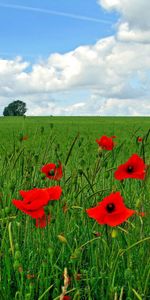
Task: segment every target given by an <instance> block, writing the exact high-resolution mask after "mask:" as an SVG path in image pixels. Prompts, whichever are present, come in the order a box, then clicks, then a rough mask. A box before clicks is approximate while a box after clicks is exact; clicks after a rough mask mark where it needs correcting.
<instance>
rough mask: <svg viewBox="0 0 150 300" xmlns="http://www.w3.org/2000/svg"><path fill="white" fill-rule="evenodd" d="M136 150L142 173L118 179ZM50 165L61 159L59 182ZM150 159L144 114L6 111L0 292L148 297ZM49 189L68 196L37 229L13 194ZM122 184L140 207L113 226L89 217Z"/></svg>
mask: <svg viewBox="0 0 150 300" xmlns="http://www.w3.org/2000/svg"><path fill="white" fill-rule="evenodd" d="M103 135H106V136H109V137H111V136H116V138H115V139H114V143H115V146H114V148H113V149H112V151H107V150H102V149H100V147H99V146H98V144H97V143H96V139H99V138H100V137H101V136H103ZM139 137H141V141H138V138H139ZM134 153H136V154H138V155H139V156H140V157H141V158H142V159H143V161H144V162H145V164H146V165H147V168H146V176H145V178H144V180H138V179H133V178H127V179H125V180H116V179H115V177H114V172H115V170H116V169H117V167H118V166H119V165H120V164H123V163H125V162H126V161H127V160H128V159H129V158H130V157H131V156H132V154H134ZM51 162H53V163H55V164H58V162H61V164H62V168H63V176H62V178H61V179H60V180H58V181H57V180H51V179H49V178H47V177H45V176H44V174H43V173H42V172H41V168H42V166H43V165H45V164H47V163H51ZM149 165H150V118H148V117H52V116H50V117H1V118H0V205H1V212H0V221H1V222H0V223H1V229H0V238H1V250H0V256H1V277H0V284H1V287H0V290H1V296H0V299H2V300H3V299H4V300H5V299H6V300H7V299H8V300H13V299H15V300H34V299H35V300H42V299H43V300H48V299H49V300H50V299H52V300H57V299H58V300H59V299H60V300H62V299H64V300H65V299H66V300H67V299H68V300H69V299H71V300H134V299H135V300H136V299H139V300H148V299H150V284H149V282H150V214H149V213H150V171H149ZM52 186H59V187H61V189H62V194H61V196H60V199H59V200H57V201H50V202H49V204H48V205H47V206H45V208H44V210H45V213H46V215H47V216H49V219H48V218H47V226H45V227H44V228H40V227H36V226H35V219H34V218H32V217H31V216H30V215H28V214H26V213H24V212H23V211H21V210H19V209H17V208H16V207H15V205H13V203H12V200H13V199H21V196H20V194H19V191H20V190H23V191H28V190H31V189H34V188H39V189H44V188H48V187H52ZM118 191H119V192H120V193H121V195H122V197H123V199H124V202H125V205H126V206H127V207H128V208H130V209H132V210H135V211H136V212H135V213H134V214H133V215H132V216H131V217H130V218H128V219H127V220H126V221H125V222H122V223H121V224H120V225H118V226H114V227H112V226H109V225H106V224H104V225H100V224H98V222H96V221H95V220H94V219H93V218H90V217H89V216H88V214H87V212H86V209H89V208H92V207H95V206H96V205H98V203H99V202H100V201H102V199H103V198H105V197H107V196H108V195H110V194H111V193H115V192H118ZM63 287H64V289H63ZM64 290H65V292H64V294H63V291H64Z"/></svg>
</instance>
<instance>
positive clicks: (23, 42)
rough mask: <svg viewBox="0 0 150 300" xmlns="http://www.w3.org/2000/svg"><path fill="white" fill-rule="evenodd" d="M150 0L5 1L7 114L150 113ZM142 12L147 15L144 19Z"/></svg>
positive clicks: (1, 73) (1, 95)
mask: <svg viewBox="0 0 150 300" xmlns="http://www.w3.org/2000/svg"><path fill="white" fill-rule="evenodd" d="M149 11H150V1H148V0H142V1H141V0H132V1H131V0H126V1H124V0H82V1H81V0H70V1H69V0H44V1H40V0H30V1H29V0H26V1H25V0H20V1H19V0H5V1H4V0H3V1H0V115H2V113H3V109H4V107H5V106H7V105H8V104H9V103H10V102H12V101H13V100H15V99H20V100H22V101H25V102H26V104H27V108H28V111H27V114H28V115H33V116H34V115H52V114H53V115H108V116H109V115H110V116H112V115H116V116H119V115H130V116H139V115H145V116H147V115H148V116H149V115H150V101H149V99H150V89H149V85H150V60H149V53H150V18H149ZM141 15H142V18H141Z"/></svg>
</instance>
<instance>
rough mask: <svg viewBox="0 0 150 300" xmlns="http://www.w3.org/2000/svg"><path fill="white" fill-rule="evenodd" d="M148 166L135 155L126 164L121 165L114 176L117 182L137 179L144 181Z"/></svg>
mask: <svg viewBox="0 0 150 300" xmlns="http://www.w3.org/2000/svg"><path fill="white" fill-rule="evenodd" d="M145 171H146V165H145V164H144V161H143V159H142V158H141V157H139V156H138V155H137V154H133V155H132V156H131V157H130V158H129V159H128V161H127V162H126V163H124V164H122V165H120V166H119V167H118V169H117V170H116V171H115V173H114V176H115V178H116V179H117V180H123V179H126V178H136V179H141V180H143V179H144V178H145V174H146V172H145Z"/></svg>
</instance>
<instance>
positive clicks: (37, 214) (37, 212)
mask: <svg viewBox="0 0 150 300" xmlns="http://www.w3.org/2000/svg"><path fill="white" fill-rule="evenodd" d="M61 193H62V189H61V188H60V186H53V187H50V188H45V189H38V188H34V189H32V190H29V191H20V195H21V196H22V198H23V200H16V199H13V200H12V203H13V204H14V205H15V206H16V207H17V208H18V209H20V210H21V211H23V212H24V213H25V214H28V215H29V216H31V217H32V218H34V219H36V226H37V227H45V226H46V223H47V222H46V221H47V219H46V215H45V212H44V206H46V205H47V204H48V202H49V201H51V200H58V199H59V198H60V196H61Z"/></svg>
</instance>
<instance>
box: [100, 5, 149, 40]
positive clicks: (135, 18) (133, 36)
mask: <svg viewBox="0 0 150 300" xmlns="http://www.w3.org/2000/svg"><path fill="white" fill-rule="evenodd" d="M98 3H99V4H100V5H101V6H102V7H103V8H105V9H107V10H108V11H112V10H115V11H117V12H118V13H119V14H120V22H119V23H118V38H119V39H120V40H125V41H134V42H135V41H136V42H141V43H143V42H150V17H149V12H150V1H149V0H142V1H141V0H132V1H130V0H111V1H110V0H98Z"/></svg>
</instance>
